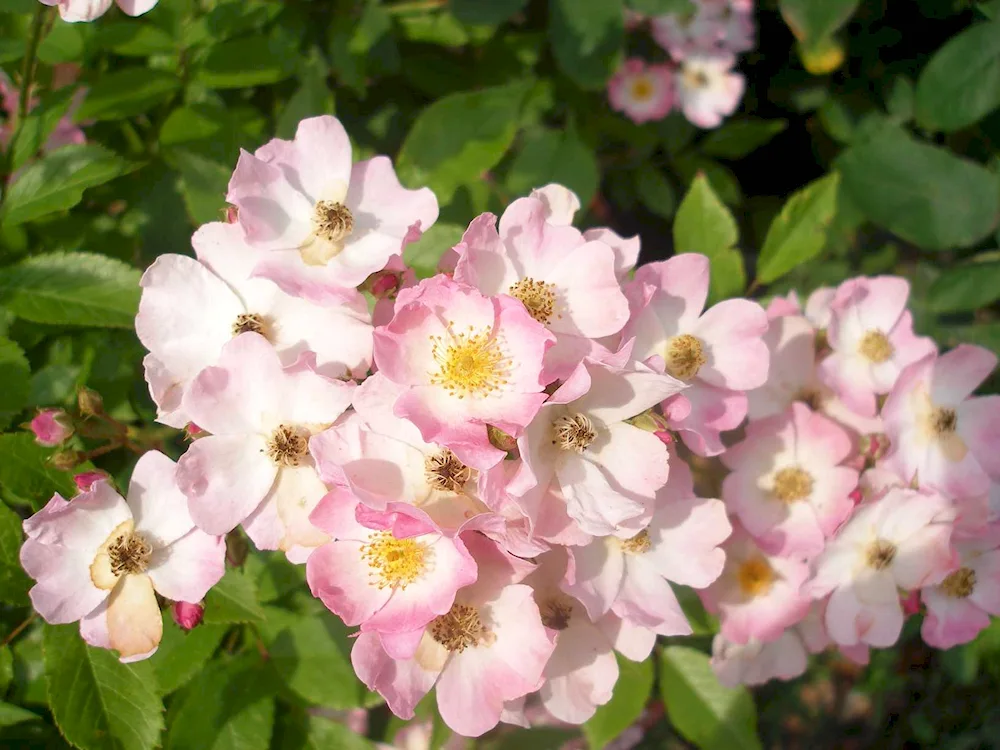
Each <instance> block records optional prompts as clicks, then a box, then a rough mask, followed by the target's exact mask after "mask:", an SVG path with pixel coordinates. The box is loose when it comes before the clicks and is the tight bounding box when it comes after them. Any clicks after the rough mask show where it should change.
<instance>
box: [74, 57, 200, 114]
mask: <svg viewBox="0 0 1000 750" xmlns="http://www.w3.org/2000/svg"><path fill="white" fill-rule="evenodd" d="M180 83H181V82H180V80H179V79H178V78H177V76H176V75H175V74H174V73H168V72H167V71H165V70H151V69H149V68H125V69H124V70H119V71H117V72H114V73H108V74H107V75H105V76H103V77H102V78H101V79H100V80H98V81H97V83H95V84H94V85H93V86H91V87H90V89H89V90H88V91H87V96H86V98H85V99H84V100H83V104H82V105H81V106H80V109H78V110H77V112H76V115H75V119H76V121H77V122H86V121H87V120H121V119H124V118H126V117H132V116H133V115H138V114H142V113H143V112H147V111H149V110H150V109H152V108H153V107H155V106H156V105H157V104H159V103H160V102H164V101H166V100H167V99H168V98H169V97H170V96H171V95H172V94H173V93H174V92H175V91H177V89H178V88H180Z"/></svg>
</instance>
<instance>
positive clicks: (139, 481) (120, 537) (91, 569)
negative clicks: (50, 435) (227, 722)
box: [21, 451, 226, 661]
mask: <svg viewBox="0 0 1000 750" xmlns="http://www.w3.org/2000/svg"><path fill="white" fill-rule="evenodd" d="M24 531H25V533H26V534H27V536H28V539H27V541H25V543H24V546H23V547H22V548H21V565H23V566H24V569H25V570H26V571H27V572H28V575H30V576H31V577H32V578H34V579H35V580H36V581H37V583H36V584H35V586H34V587H33V588H32V589H31V591H30V595H31V603H32V604H33V605H34V607H35V610H36V611H37V612H38V613H39V614H40V615H41V616H42V617H43V618H44V619H45V620H46V621H47V622H50V623H53V624H60V623H68V622H75V621H77V620H79V621H80V633H81V635H82V636H83V639H84V640H85V641H87V643H89V644H91V645H92V646H98V647H100V648H113V649H115V650H116V651H118V652H119V654H120V656H121V659H122V661H136V660H138V659H145V658H147V657H148V656H150V655H151V654H152V653H153V652H154V651H156V649H157V647H158V645H159V643H160V637H161V634H162V630H163V620H162V619H161V616H160V607H159V605H158V604H157V601H156V594H157V593H158V594H160V595H161V596H163V597H165V598H167V599H173V600H175V601H199V600H201V599H202V597H204V596H205V593H206V592H207V591H208V590H209V589H210V588H211V587H212V586H214V585H215V583H216V582H217V581H218V580H219V579H220V578H221V577H222V574H223V572H224V569H225V553H226V548H225V543H224V542H223V540H222V538H221V537H217V536H210V535H208V534H206V533H204V532H202V531H200V530H198V529H196V528H195V527H194V523H193V522H192V520H191V517H190V515H188V512H187V507H186V503H185V499H184V496H183V495H182V494H181V492H180V490H179V489H178V487H177V484H176V481H175V465H174V462H173V461H171V460H170V459H169V458H167V457H166V456H164V455H163V454H162V453H159V452H157V451H150V452H149V453H146V454H144V455H143V456H142V458H140V459H139V462H138V463H137V464H136V467H135V470H134V471H133V472H132V480H131V482H130V483H129V491H128V501H127V502H126V500H125V499H124V498H122V496H121V495H119V494H118V493H117V492H115V491H114V489H112V487H111V485H110V484H109V483H108V482H107V481H99V482H96V483H95V484H94V485H93V487H92V488H91V489H90V490H89V491H87V492H84V493H82V494H81V495H78V496H77V497H75V498H74V499H73V500H72V501H71V502H69V501H66V500H64V499H63V498H61V497H60V496H59V495H55V496H54V497H53V498H52V499H51V500H50V501H49V503H48V504H47V505H46V506H45V507H44V508H42V510H40V511H38V513H36V514H35V515H33V516H32V517H31V518H29V519H28V520H27V521H25V522H24Z"/></svg>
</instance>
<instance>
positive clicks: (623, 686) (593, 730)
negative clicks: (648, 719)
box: [583, 653, 653, 749]
mask: <svg viewBox="0 0 1000 750" xmlns="http://www.w3.org/2000/svg"><path fill="white" fill-rule="evenodd" d="M615 657H616V658H617V659H618V682H616V683H615V692H614V694H613V695H612V696H611V700H610V701H608V702H607V703H605V704H604V705H603V706H598V707H597V712H596V713H595V714H594V715H593V717H591V718H590V719H589V720H588V721H587V723H586V724H584V725H583V734H584V736H585V737H586V738H587V742H588V743H590V746H591V747H592V748H595V749H597V748H602V747H605V746H606V745H607V744H608V742H610V741H611V740H613V739H614V738H615V737H617V736H618V735H619V734H621V733H622V732H624V731H625V730H626V729H628V728H629V727H630V726H631V725H632V723H633V722H635V721H636V720H637V719H638V718H639V717H640V716H641V715H642V712H643V710H644V709H645V708H646V703H647V702H648V701H649V691H650V690H652V689H653V660H652V659H646V660H645V661H642V662H634V661H630V660H629V659H626V658H625V657H624V656H621V655H620V654H618V653H616V654H615Z"/></svg>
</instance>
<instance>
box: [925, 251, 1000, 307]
mask: <svg viewBox="0 0 1000 750" xmlns="http://www.w3.org/2000/svg"><path fill="white" fill-rule="evenodd" d="M998 299H1000V260H992V261H986V262H981V261H977V262H972V263H963V264H962V265H959V266H954V267H951V268H944V269H943V270H942V271H941V275H940V276H938V277H937V279H936V280H935V281H934V283H933V284H932V285H931V288H930V292H929V293H928V300H927V301H928V306H929V307H930V309H931V310H932V311H933V312H937V313H952V312H965V311H967V310H968V311H971V310H978V309H980V308H982V307H986V306H987V305H991V304H993V303H994V302H996V301H997V300H998Z"/></svg>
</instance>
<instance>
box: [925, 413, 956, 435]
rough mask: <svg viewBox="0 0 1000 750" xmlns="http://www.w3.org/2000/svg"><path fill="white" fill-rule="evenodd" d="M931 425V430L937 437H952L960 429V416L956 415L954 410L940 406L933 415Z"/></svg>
mask: <svg viewBox="0 0 1000 750" xmlns="http://www.w3.org/2000/svg"><path fill="white" fill-rule="evenodd" d="M930 423H931V430H932V431H933V432H934V434H935V435H938V436H944V435H951V434H952V433H954V432H955V429H956V428H957V427H958V414H956V413H955V410H954V409H945V408H943V407H940V406H939V407H938V408H936V409H935V410H934V411H933V412H932V413H931V419H930Z"/></svg>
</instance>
